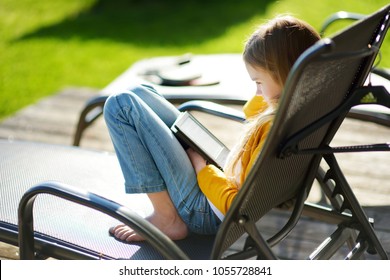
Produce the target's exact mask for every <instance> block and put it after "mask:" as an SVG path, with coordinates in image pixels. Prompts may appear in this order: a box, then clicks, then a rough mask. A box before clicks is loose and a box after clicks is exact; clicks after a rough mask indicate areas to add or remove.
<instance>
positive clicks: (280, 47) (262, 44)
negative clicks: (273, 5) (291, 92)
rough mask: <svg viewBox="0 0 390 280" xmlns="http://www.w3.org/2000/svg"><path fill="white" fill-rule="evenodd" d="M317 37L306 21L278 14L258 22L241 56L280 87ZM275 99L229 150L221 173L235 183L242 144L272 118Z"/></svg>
mask: <svg viewBox="0 0 390 280" xmlns="http://www.w3.org/2000/svg"><path fill="white" fill-rule="evenodd" d="M319 39H320V36H319V34H318V33H317V32H316V30H315V29H314V28H313V27H311V26H310V25H309V24H308V23H306V22H304V21H302V20H299V19H297V18H294V17H292V16H278V17H276V18H274V19H272V20H270V21H268V22H266V23H264V24H262V25H260V26H259V27H258V28H257V30H256V31H255V32H254V33H253V34H252V35H251V36H250V37H249V39H248V40H247V42H246V44H245V48H244V52H243V59H244V62H245V63H248V64H249V65H251V66H252V67H253V68H255V69H256V68H261V69H263V70H265V71H267V72H268V73H269V74H270V75H271V77H272V78H273V79H274V81H275V82H276V83H278V84H279V85H280V86H281V87H282V88H283V87H284V85H285V83H286V80H287V76H288V73H289V72H290V70H291V68H292V66H293V64H294V63H295V61H296V60H297V58H298V57H299V56H300V55H301V54H302V53H303V52H304V51H305V50H306V49H307V48H309V47H310V46H312V45H313V44H314V43H315V42H317V41H318V40H319ZM278 101H279V100H272V104H269V108H268V109H267V110H266V111H265V112H263V113H261V114H259V115H258V116H256V117H254V118H252V119H251V120H249V121H248V124H247V128H246V131H245V133H244V135H243V137H242V139H241V142H240V143H239V144H238V145H237V146H236V147H235V149H233V151H232V155H231V157H230V161H229V162H228V163H227V165H226V166H225V172H226V174H227V175H228V176H229V177H230V178H231V179H232V180H234V181H235V182H237V181H240V179H239V178H236V176H237V175H239V174H236V173H237V172H235V169H236V166H237V163H238V161H239V160H240V158H241V155H242V154H243V152H244V151H245V148H246V143H247V142H248V140H249V139H250V137H251V135H253V134H254V133H256V131H257V130H258V129H260V127H261V126H263V125H264V124H265V123H266V122H272V121H273V118H274V115H275V112H276V109H277V106H278ZM238 173H240V172H238ZM239 187H240V186H239Z"/></svg>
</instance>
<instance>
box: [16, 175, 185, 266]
mask: <svg viewBox="0 0 390 280" xmlns="http://www.w3.org/2000/svg"><path fill="white" fill-rule="evenodd" d="M40 194H49V195H53V196H56V197H60V198H63V199H65V200H68V201H71V202H74V203H77V204H80V205H83V206H86V207H89V208H92V209H95V210H97V211H100V212H102V213H105V214H107V215H109V216H111V217H113V218H115V219H118V220H119V221H121V222H122V223H124V224H127V225H129V226H130V227H131V228H132V229H134V230H135V231H136V232H138V233H140V234H141V235H142V236H143V237H144V238H145V239H146V240H147V241H148V242H149V244H150V245H152V246H153V247H154V248H155V249H156V250H158V251H159V252H160V253H161V254H162V255H163V256H164V257H166V258H167V259H189V258H188V256H187V255H186V254H185V253H184V252H183V251H182V250H181V249H180V248H179V247H178V246H177V245H176V244H175V243H174V242H173V241H172V240H171V239H170V238H169V237H167V236H166V235H165V234H164V233H162V232H161V231H160V230H159V229H157V228H156V227H155V226H154V225H152V224H151V223H150V222H148V221H147V220H146V219H144V218H142V217H141V216H139V215H138V214H136V213H135V212H133V211H132V210H130V209H129V208H127V207H124V206H123V205H120V204H118V203H116V202H114V201H111V200H109V199H106V198H104V197H102V196H99V195H96V194H94V193H91V192H87V191H81V190H79V189H77V188H75V187H72V186H69V185H65V184H62V183H58V182H43V183H41V184H39V185H36V186H34V187H32V188H30V189H29V190H28V191H27V192H26V193H25V194H24V195H23V197H22V199H21V200H20V203H19V210H18V224H19V247H20V258H21V259H34V257H35V256H34V248H35V247H34V229H33V224H34V223H33V206H34V201H35V198H36V197H37V196H38V195H40Z"/></svg>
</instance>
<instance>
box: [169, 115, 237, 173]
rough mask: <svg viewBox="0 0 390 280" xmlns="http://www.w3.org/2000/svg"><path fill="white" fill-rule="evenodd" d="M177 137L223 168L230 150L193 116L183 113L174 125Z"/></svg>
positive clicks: (172, 128)
mask: <svg viewBox="0 0 390 280" xmlns="http://www.w3.org/2000/svg"><path fill="white" fill-rule="evenodd" d="M171 130H172V131H173V133H174V134H175V136H176V137H177V138H178V139H179V140H180V141H181V142H184V143H186V144H187V145H188V146H190V147H191V148H193V149H194V150H195V151H197V152H198V153H199V154H201V155H202V156H203V157H204V158H205V159H206V160H207V161H209V162H210V163H212V164H214V165H216V166H217V167H219V168H221V169H222V168H223V166H224V165H225V162H226V158H227V157H228V155H229V152H230V151H229V149H228V148H227V147H226V146H225V145H224V144H223V143H222V142H221V141H220V140H219V139H218V138H217V137H215V136H214V135H213V134H212V133H211V132H210V131H209V130H208V129H207V128H206V127H204V126H203V125H202V124H201V123H200V122H199V121H198V120H197V119H195V117H194V116H193V115H191V114H190V113H188V112H183V113H181V114H180V115H179V117H178V118H177V119H176V121H175V123H174V124H173V125H172V127H171Z"/></svg>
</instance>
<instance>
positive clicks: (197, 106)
mask: <svg viewBox="0 0 390 280" xmlns="http://www.w3.org/2000/svg"><path fill="white" fill-rule="evenodd" d="M178 109H179V110H180V111H182V112H184V111H200V112H204V113H208V114H211V115H214V116H218V117H222V118H225V119H230V120H234V121H237V122H245V120H246V119H245V115H244V113H243V112H241V111H239V110H236V109H233V108H230V107H228V106H224V105H220V104H217V103H214V102H210V101H203V100H193V101H187V102H184V103H183V104H181V105H179V106H178Z"/></svg>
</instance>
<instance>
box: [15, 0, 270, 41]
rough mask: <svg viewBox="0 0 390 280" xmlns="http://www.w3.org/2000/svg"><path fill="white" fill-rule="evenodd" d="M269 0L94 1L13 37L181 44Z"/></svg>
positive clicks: (219, 30)
mask: <svg viewBox="0 0 390 280" xmlns="http://www.w3.org/2000/svg"><path fill="white" fill-rule="evenodd" d="M273 1H274V0H259V1H253V0H240V1H237V0H186V1H180V0H146V1H144V0H98V1H96V4H95V5H94V6H92V7H91V8H90V9H89V10H87V11H84V12H81V13H80V14H78V15H75V16H73V17H70V18H67V19H65V20H64V21H62V22H60V23H57V24H55V25H52V26H48V27H44V28H41V29H39V30H36V31H35V32H32V33H30V34H27V35H25V36H23V37H21V38H19V39H18V40H25V39H31V38H59V39H63V40H68V39H72V38H79V39H81V40H94V39H106V40H114V41H119V42H124V43H131V44H136V45H141V46H155V45H159V46H182V45H190V44H196V43H201V42H204V41H207V40H209V39H211V38H215V37H218V36H220V35H222V34H224V33H225V32H226V30H227V29H228V28H229V27H232V26H234V25H237V24H240V23H242V22H245V21H247V20H249V19H250V18H252V17H253V16H255V15H259V16H261V15H262V14H264V13H265V10H266V8H267V6H268V5H269V4H270V3H271V2H273Z"/></svg>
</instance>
